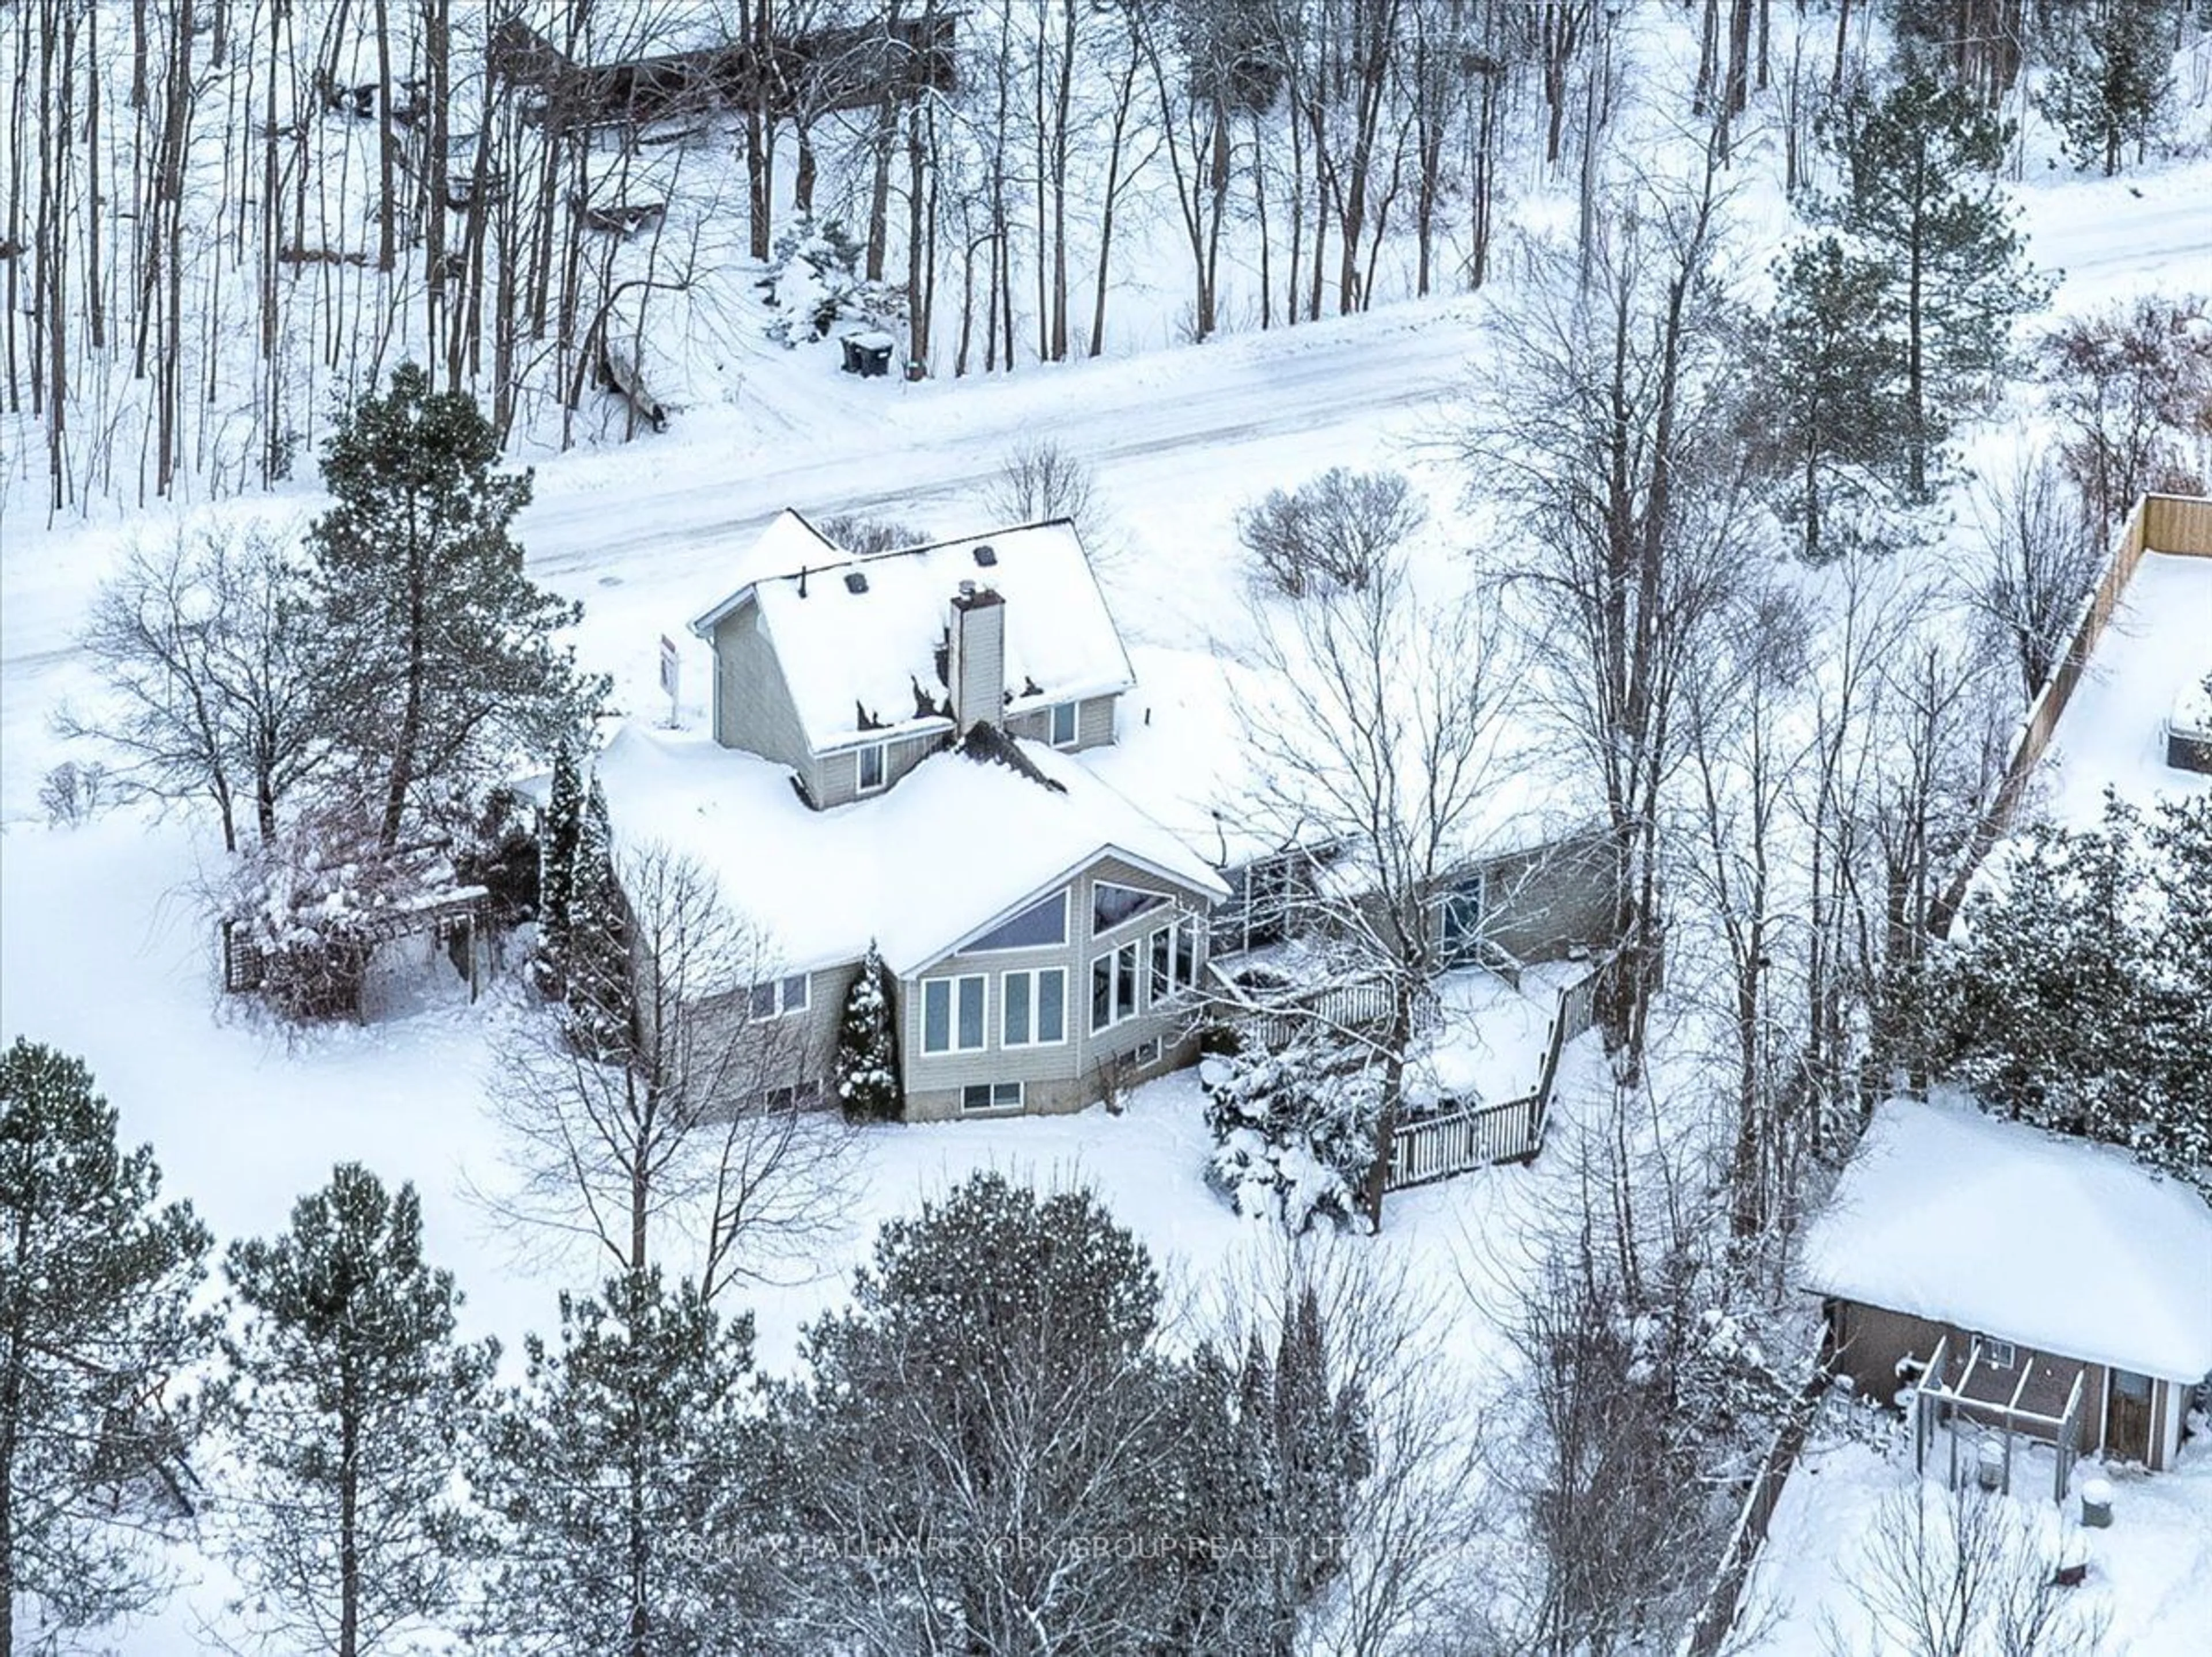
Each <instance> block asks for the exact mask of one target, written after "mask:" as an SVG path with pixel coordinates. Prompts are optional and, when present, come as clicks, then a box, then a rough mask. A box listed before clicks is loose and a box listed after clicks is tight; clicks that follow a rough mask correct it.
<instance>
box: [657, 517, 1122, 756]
mask: <svg viewBox="0 0 2212 1657" xmlns="http://www.w3.org/2000/svg"><path fill="white" fill-rule="evenodd" d="M742 563H743V568H744V570H745V571H747V572H749V573H748V574H746V577H745V580H744V583H743V585H741V586H738V588H737V589H736V590H735V591H733V592H731V593H730V595H729V596H728V597H727V598H724V599H723V600H722V601H721V602H720V604H716V605H714V607H713V608H712V609H710V610H707V611H705V612H704V613H703V614H702V615H701V616H698V618H697V619H696V620H695V621H694V622H692V623H691V628H692V631H693V632H695V633H696V634H698V635H699V636H700V637H702V638H708V637H711V636H712V634H713V633H714V628H715V627H716V625H717V624H719V623H720V622H721V621H722V620H723V619H724V618H725V617H726V616H731V615H732V614H734V613H735V612H736V611H737V610H739V609H741V608H742V607H743V606H744V605H745V604H757V605H758V606H759V611H760V621H761V625H762V627H763V628H764V629H765V630H766V632H767V634H768V635H769V640H771V642H772V643H773V644H774V646H775V652H776V659H777V661H778V662H779V663H780V665H781V667H782V670H783V676H784V681H785V683H786V684H787V685H788V687H789V688H790V690H791V697H792V701H793V704H794V705H795V706H796V707H797V708H798V710H799V721H800V724H801V725H802V726H803V727H804V728H805V733H806V738H807V741H808V743H809V744H811V746H812V747H813V748H814V749H816V750H817V751H818V750H823V749H828V748H834V747H836V746H838V745H839V744H842V743H846V742H851V741H855V740H860V739H862V738H863V737H876V736H880V735H882V734H883V732H884V731H885V730H890V731H896V730H897V729H899V728H900V727H902V725H908V724H910V723H913V722H914V719H915V687H916V686H917V685H919V686H920V687H921V689H923V690H924V691H926V692H928V693H930V694H932V695H937V694H938V693H939V692H941V691H944V690H945V689H947V687H946V686H945V677H944V674H943V671H942V669H941V666H940V662H939V647H940V646H942V645H943V643H944V642H945V625H946V622H947V620H948V618H949V616H950V614H951V604H952V600H953V599H954V598H955V597H957V595H958V593H959V592H960V584H961V583H962V582H963V581H969V582H973V583H975V585H976V586H983V587H989V588H991V589H993V590H994V591H995V592H997V593H998V594H999V595H1000V597H1001V598H1004V599H1005V600H1006V611H1005V616H1006V689H1007V690H1008V691H1009V692H1010V693H1012V694H1011V699H1010V700H1009V701H1008V702H1007V704H1006V706H1007V711H1008V712H1010V713H1020V712H1022V711H1024V710H1025V709H1028V708H1032V707H1044V706H1047V705H1048V704H1051V703H1054V702H1060V701H1071V700H1074V699H1077V698H1080V697H1085V696H1098V695H1114V694H1118V693H1119V692H1121V691H1124V690H1127V689H1129V688H1130V687H1131V686H1132V685H1133V683H1135V682H1136V676H1135V674H1134V673H1133V672H1132V671H1131V670H1130V667H1129V659H1128V656H1127V653H1126V652H1124V651H1123V650H1122V648H1121V634H1119V633H1118V632H1116V631H1115V626H1114V618H1113V616H1111V615H1110V614H1109V612H1108V610H1107V608H1106V600H1105V597H1104V595H1103V594H1102V593H1101V592H1099V590H1098V582H1097V579H1096V577H1094V576H1093V574H1091V561H1090V559H1089V557H1088V556H1087V555H1085V552H1084V549H1083V543H1082V541H1081V539H1080V537H1078V536H1077V534H1076V531H1075V525H1073V523H1071V522H1070V521H1069V520H1067V519H1064V518H1063V519H1053V520H1051V521H1050V522H1048V523H1042V524H1027V525H1018V526H1017V527H1014V528H1010V529H1002V530H994V531H991V532H990V533H989V534H987V535H978V536H970V537H966V538H964V539H962V540H958V541H943V542H937V543H933V544H931V545H928V546H921V547H908V548H904V549H901V550H898V551H896V552H883V553H874V554H871V555H866V556H862V557H855V556H854V555H851V554H849V553H848V552H846V551H844V550H843V549H841V548H839V547H837V546H836V545H834V544H833V543H830V542H829V540H827V539H825V538H824V537H823V536H822V534H821V533H820V531H817V530H816V529H815V528H814V526H813V525H811V524H809V523H808V522H807V521H806V520H805V519H804V518H802V517H800V516H799V513H795V512H789V511H787V512H784V513H781V514H780V515H779V516H778V517H777V518H776V519H775V522H774V523H772V524H770V525H769V527H768V528H767V529H766V530H765V531H763V532H762V534H761V537H760V539H759V540H758V541H757V542H756V543H754V544H753V546H752V547H751V548H750V549H749V550H748V551H747V553H746V554H745V555H744V559H743V561H742ZM863 710H865V711H866V713H867V714H868V716H869V719H870V720H871V721H872V723H870V724H868V725H863V724H862V722H861V720H860V713H861V712H862V711H863Z"/></svg>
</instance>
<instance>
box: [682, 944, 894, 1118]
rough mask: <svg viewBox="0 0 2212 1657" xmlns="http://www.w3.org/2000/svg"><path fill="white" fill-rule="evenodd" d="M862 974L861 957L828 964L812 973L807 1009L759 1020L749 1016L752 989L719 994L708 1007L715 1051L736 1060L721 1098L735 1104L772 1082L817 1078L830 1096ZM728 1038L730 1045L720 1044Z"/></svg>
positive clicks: (823, 1094) (797, 1083) (793, 1084)
mask: <svg viewBox="0 0 2212 1657" xmlns="http://www.w3.org/2000/svg"><path fill="white" fill-rule="evenodd" d="M859 976H860V963H859V962H854V963H852V964H850V965H848V966H842V967H822V968H817V969H816V970H814V971H813V972H811V973H809V974H807V975H806V1010H805V1011H804V1012H795V1013H786V1014H783V1015H781V1016H780V1017H775V1018H764V1019H761V1020H758V1021H757V1022H756V1021H752V1020H749V1019H748V1018H747V1017H746V1008H747V1005H748V994H747V992H745V991H738V992H736V993H735V994H732V995H728V996H723V997H719V998H716V999H714V1001H711V1002H708V1003H707V1004H706V1005H705V1006H704V1007H703V1008H702V1013H703V1018H704V1021H705V1023H704V1028H705V1029H706V1031H707V1039H708V1044H709V1045H708V1048H707V1050H708V1051H709V1052H714V1051H718V1050H720V1051H727V1052H729V1053H732V1054H733V1055H734V1059H735V1062H734V1063H733V1064H732V1065H731V1066H730V1072H729V1075H728V1077H727V1080H726V1084H725V1091H726V1094H727V1097H726V1099H725V1100H724V1101H722V1102H723V1103H725V1104H726V1105H727V1106H729V1107H732V1108H734V1107H735V1106H737V1105H739V1104H742V1103H744V1102H745V1099H746V1096H750V1095H752V1094H756V1093H759V1092H763V1091H766V1090H767V1089H771V1088H783V1087H789V1088H797V1087H801V1086H803V1085H804V1084H805V1083H809V1082H811V1083H815V1085H816V1087H817V1089H818V1090H819V1095H820V1098H821V1101H822V1102H823V1103H824V1104H829V1103H833V1102H834V1100H833V1099H832V1098H831V1096H830V1073H831V1071H832V1069H833V1068H834V1066H835V1064H836V1054H837V1025H838V1022H839V1020H840V1018H841V1017H842V1015H843V1013H844V1010H845V998H846V997H847V996H848V995H849V994H851V993H852V989H853V982H854V980H855V979H857V978H858V977H859ZM723 1042H728V1043H730V1044H731V1045H730V1046H729V1047H727V1048H722V1047H720V1044H721V1043H723Z"/></svg>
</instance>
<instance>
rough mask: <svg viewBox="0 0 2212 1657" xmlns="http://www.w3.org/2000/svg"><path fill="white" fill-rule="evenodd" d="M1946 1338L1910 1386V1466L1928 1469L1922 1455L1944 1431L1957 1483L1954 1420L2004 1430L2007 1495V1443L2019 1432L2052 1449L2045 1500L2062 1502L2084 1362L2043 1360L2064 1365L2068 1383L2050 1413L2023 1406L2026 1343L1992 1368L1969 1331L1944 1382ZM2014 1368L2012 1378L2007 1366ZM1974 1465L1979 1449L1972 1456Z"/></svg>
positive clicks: (2028, 1372) (2076, 1445) (2028, 1367)
mask: <svg viewBox="0 0 2212 1657" xmlns="http://www.w3.org/2000/svg"><path fill="white" fill-rule="evenodd" d="M1950 1347H1951V1338H1950V1337H1949V1336H1948V1335H1946V1336H1944V1337H1943V1338H1942V1339H1941V1340H1939V1341H1937V1342H1936V1353H1935V1356H1934V1357H1931V1358H1929V1361H1928V1368H1927V1369H1926V1371H1925V1372H1924V1373H1923V1375H1922V1376H1921V1379H1920V1381H1919V1383H1918V1385H1917V1387H1916V1388H1915V1389H1914V1392H1913V1405H1912V1455H1913V1466H1914V1468H1915V1470H1916V1471H1917V1472H1922V1473H1925V1472H1927V1471H1928V1457H1929V1451H1930V1449H1931V1448H1933V1442H1934V1439H1935V1436H1936V1430H1937V1429H1939V1428H1944V1429H1948V1437H1949V1439H1950V1468H1949V1474H1948V1477H1949V1482H1950V1483H1951V1484H1952V1485H1954V1486H1956V1485H1957V1484H1958V1482H1959V1439H1960V1423H1966V1426H1967V1427H1968V1428H1969V1429H1972V1430H1973V1431H1975V1432H1976V1433H1977V1434H1978V1435H1980V1434H1988V1433H1992V1432H1994V1433H2000V1434H2002V1435H2003V1444H2004V1461H2003V1469H2002V1489H2003V1490H2004V1491H2005V1493H2006V1494H2007V1495H2010V1494H2011V1493H2012V1460H2013V1454H2012V1453H2013V1441H2014V1439H2015V1437H2017V1436H2018V1435H2021V1434H2022V1433H2025V1434H2026V1435H2027V1436H2029V1437H2031V1438H2035V1439H2040V1440H2043V1441H2045V1442H2048V1443H2050V1444H2051V1446H2052V1447H2053V1448H2055V1449H2056V1450H2057V1462H2056V1466H2054V1467H2053V1469H2052V1472H2051V1500H2052V1501H2053V1502H2064V1501H2065V1500H2066V1486H2067V1484H2068V1483H2069V1481H2070V1480H2071V1479H2072V1478H2073V1476H2074V1464H2075V1462H2076V1461H2078V1460H2081V1405H2082V1396H2083V1394H2084V1393H2085V1392H2086V1391H2087V1372H2086V1369H2085V1366H2083V1365H2081V1364H2080V1363H2074V1362H2073V1360H2071V1359H2068V1358H2055V1357H2049V1355H2045V1360H2046V1363H2047V1364H2049V1365H2050V1366H2053V1367H2056V1368H2059V1369H2063V1368H2066V1367H2070V1368H2071V1369H2073V1372H2074V1373H2073V1378H2072V1380H2071V1381H2069V1382H2068V1383H2067V1389H2066V1401H2065V1405H2064V1406H2063V1408H2062V1409H2060V1410H2059V1411H2058V1412H2057V1414H2056V1415H2052V1414H2049V1413H2047V1412H2045V1411H2039V1410H2035V1409H2032V1408H2029V1407H2028V1406H2027V1403H2026V1399H2027V1393H2028V1383H2029V1381H2030V1380H2031V1379H2033V1377H2034V1375H2035V1374H2036V1363H2037V1354H2035V1353H2033V1352H2031V1351H2029V1350H2027V1349H2026V1348H2024V1347H2023V1348H2020V1349H2017V1350H2015V1355H2014V1360H2013V1363H2011V1364H2009V1365H2007V1366H2002V1367H2001V1366H1999V1365H1997V1364H1995V1363H1990V1362H1989V1361H1988V1355H1987V1354H1986V1353H1985V1352H1984V1350H1983V1343H1982V1339H1981V1337H1979V1336H1976V1337H1975V1338H1974V1339H1973V1341H1972V1344H1970V1345H1969V1346H1968V1348H1967V1350H1966V1364H1965V1367H1964V1368H1963V1369H1960V1371H1959V1375H1958V1377H1957V1379H1955V1380H1947V1379H1946V1374H1947V1371H1948V1369H1949V1368H1950V1367H1951V1365H1952V1364H1953V1363H1955V1362H1956V1359H1955V1357H1954V1354H1953V1353H1952V1352H1951V1350H1950ZM2015 1370H2017V1371H2018V1372H2019V1375H2018V1379H2016V1380H2015V1379H2014V1371H2015ZM1976 1460H1977V1464H1978V1455H1977V1458H1976Z"/></svg>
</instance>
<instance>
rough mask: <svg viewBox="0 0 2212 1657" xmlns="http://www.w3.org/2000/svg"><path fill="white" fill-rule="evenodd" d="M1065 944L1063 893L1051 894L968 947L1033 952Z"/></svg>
mask: <svg viewBox="0 0 2212 1657" xmlns="http://www.w3.org/2000/svg"><path fill="white" fill-rule="evenodd" d="M1066 942H1067V894H1066V892H1054V894H1053V895H1051V896H1050V897H1048V898H1047V899H1045V901H1043V902H1042V903H1033V904H1031V905H1030V907H1028V908H1026V909H1024V910H1023V911H1022V912H1021V913H1019V914H1018V915H1016V916H1014V917H1013V918H1012V920H1005V921H1001V922H1000V924H999V925H998V926H994V927H993V928H991V930H990V931H989V932H986V933H984V934H983V936H982V937H981V938H977V939H976V940H975V942H974V943H972V944H969V945H968V948H969V949H970V950H1034V949H1039V948H1042V946H1043V945H1045V944H1065V943H1066Z"/></svg>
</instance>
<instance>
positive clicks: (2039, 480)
mask: <svg viewBox="0 0 2212 1657" xmlns="http://www.w3.org/2000/svg"><path fill="white" fill-rule="evenodd" d="M1978 493H1979V496H1980V498H1979V500H1978V502H1977V503H1976V504H1977V506H1978V518H1979V519H1980V529H1981V537H1980V538H1981V543H1982V548H1983V552H1984V564H1983V567H1982V568H1981V570H1980V572H1979V574H1978V576H1977V577H1976V579H1975V581H1974V584H1973V590H1972V594H1973V602H1974V605H1975V607H1976V608H1977V609H1978V610H1980V611H1981V613H1982V616H1983V617H1984V621H1985V622H1987V623H1988V625H1989V626H1990V628H1991V629H1992V631H1993V632H1994V634H1995V635H1996V639H1995V642H1996V644H1997V646H1999V647H2000V648H2001V649H2002V651H2003V652H2005V653H2006V654H2007V655H2009V656H2010V657H2011V658H2012V659H2013V661H2014V663H2015V665H2017V666H2018V667H2019V669H2020V678H2021V701H2023V702H2027V701H2034V700H2035V695H2036V693H2037V692H2038V691H2039V690H2040V689H2043V683H2044V681H2045V680H2046V679H2048V678H2049V677H2051V669H2052V668H2053V667H2055V666H2056V665H2057V662H2058V659H2059V657H2060V656H2061V655H2062V654H2063V653H2064V652H2065V649H2066V643H2067V634H2068V632H2069V629H2070V628H2071V626H2072V624H2073V622H2074V616H2075V610H2078V609H2079V608H2080V606H2081V600H2082V598H2083V597H2084V595H2086V594H2087V592H2088V591H2089V588H2090V586H2091V585H2092V584H2093V582H2094V581H2095V580H2096V579H2097V565H2098V561H2099V559H2100V549H2099V547H2098V545H2097V537H2096V534H2095V531H2094V526H2093V525H2092V524H2091V523H2090V521H2089V520H2088V519H2087V516H2086V515H2085V514H2084V513H2083V512H2082V511H2081V508H2080V507H2077V506H2076V505H2075V502H2074V501H2072V500H2070V499H2069V498H2068V495H2067V492H2066V487H2065V479H2064V477H2063V475H2062V474H2061V472H2060V470H2059V469H2058V467H2057V465H2056V464H2054V463H2053V462H2051V460H2050V459H2049V458H2047V457H2045V456H2043V455H2040V454H2034V455H2031V454H2027V453H2022V454H2021V456H2020V457H2019V458H2017V459H2016V460H2015V463H2014V464H2013V466H2012V468H2011V470H2008V471H2007V472H2003V473H2001V474H1998V475H1996V476H1994V477H1991V478H1989V479H1987V480H1986V481H1985V482H1984V483H1983V485H1982V487H1981V489H1980V490H1979V491H1978Z"/></svg>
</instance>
